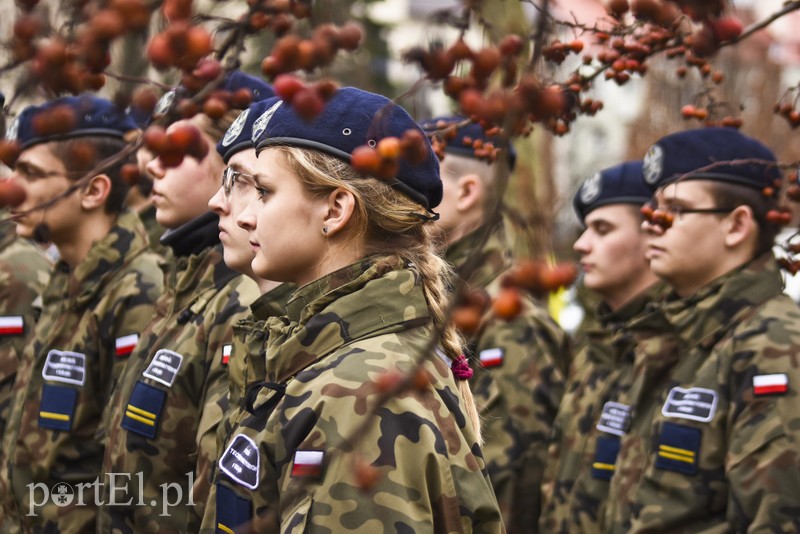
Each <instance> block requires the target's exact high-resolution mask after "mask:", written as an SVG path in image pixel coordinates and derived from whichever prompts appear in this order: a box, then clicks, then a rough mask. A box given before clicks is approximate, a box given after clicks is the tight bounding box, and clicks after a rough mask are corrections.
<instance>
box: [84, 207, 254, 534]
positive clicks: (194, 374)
mask: <svg viewBox="0 0 800 534" xmlns="http://www.w3.org/2000/svg"><path fill="white" fill-rule="evenodd" d="M218 221H219V219H218V217H217V216H216V215H214V214H213V213H210V212H209V213H207V214H205V215H202V216H201V217H198V218H197V219H195V220H194V221H190V223H187V225H184V227H182V228H181V229H179V230H178V231H177V232H173V233H172V235H171V236H170V237H169V238H168V239H164V240H162V242H166V243H169V244H170V245H171V246H172V248H173V252H174V254H175V259H174V260H173V261H172V262H171V264H169V265H168V264H164V265H163V268H164V271H165V277H164V286H165V288H166V292H165V294H164V295H163V296H162V297H161V298H160V299H159V300H158V302H157V303H156V312H155V316H154V317H151V322H150V324H149V325H148V326H147V327H146V328H145V329H144V331H143V332H142V336H141V340H140V342H139V345H138V346H137V348H136V351H135V352H134V354H133V355H132V356H131V358H130V361H129V363H128V365H127V366H126V367H125V372H124V375H123V376H122V377H121V379H120V380H119V383H118V384H117V386H116V387H115V390H114V393H113V395H112V398H111V403H110V406H109V410H108V414H107V417H108V421H109V423H108V425H109V429H110V432H109V435H108V442H107V445H106V455H105V458H104V460H103V471H104V473H105V475H106V478H105V480H104V481H105V482H106V483H108V482H109V477H110V476H111V475H110V473H125V474H128V475H130V476H131V478H130V479H120V481H119V482H118V483H117V484H116V486H117V489H116V490H114V491H115V494H114V495H112V494H111V492H112V487H111V485H110V484H107V485H106V486H105V488H104V499H103V502H104V506H103V507H102V508H101V509H100V512H99V527H100V531H101V532H112V531H118V532H134V531H136V532H156V531H158V532H196V531H197V530H198V528H199V526H200V519H201V518H202V513H203V507H204V505H205V502H206V500H207V496H208V486H209V484H210V476H211V472H210V468H211V463H212V462H213V461H214V459H215V458H216V454H217V453H216V450H217V447H216V432H217V425H218V424H219V422H220V421H221V420H222V414H223V412H224V410H225V409H226V408H227V406H226V403H225V402H224V401H223V400H221V399H222V398H223V397H225V396H226V395H227V391H228V383H227V369H226V365H225V363H223V361H224V359H226V358H227V357H228V356H229V354H230V352H229V351H230V348H231V339H232V333H233V325H234V324H235V323H236V321H238V320H239V319H241V318H243V317H244V316H245V315H246V314H247V308H246V305H247V304H249V303H250V302H252V301H253V300H255V299H256V298H257V297H258V287H257V286H256V284H255V282H253V281H252V280H250V279H249V278H246V277H243V276H241V275H240V274H239V273H237V272H235V271H232V270H231V269H229V268H228V267H227V266H226V265H225V263H224V261H223V258H222V245H221V244H220V243H219V239H218V237H217V235H218V230H217V225H218ZM162 484H170V485H171V486H170V487H171V488H173V489H174V491H175V493H173V494H172V496H168V498H169V499H171V500H173V501H174V500H176V499H177V491H178V488H180V492H181V496H182V499H181V501H180V503H179V504H178V505H177V506H175V507H173V508H171V509H169V510H166V513H167V514H168V515H166V516H165V515H162V514H164V513H165V509H164V506H166V499H163V498H162V491H164V490H165V489H164V488H162V487H161V485H162ZM123 486H124V487H123ZM190 491H191V493H190ZM112 497H113V500H112ZM131 499H132V500H131ZM129 501H130V502H129ZM126 503H127V504H126ZM153 503H155V504H153Z"/></svg>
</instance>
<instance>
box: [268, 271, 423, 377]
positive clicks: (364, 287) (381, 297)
mask: <svg viewBox="0 0 800 534" xmlns="http://www.w3.org/2000/svg"><path fill="white" fill-rule="evenodd" d="M393 296H394V297H393ZM395 297H401V298H395ZM286 311H287V315H286V316H284V317H271V318H269V319H268V320H267V321H266V326H265V328H266V329H267V331H268V340H267V355H266V358H267V361H266V370H267V379H268V380H273V381H275V382H278V383H280V382H284V381H286V380H288V379H289V378H291V377H292V376H294V375H296V374H297V373H299V372H300V371H301V370H303V369H305V368H306V367H308V366H309V365H311V364H313V363H314V362H316V361H317V360H319V359H321V358H323V357H324V356H326V355H328V354H330V353H331V352H333V351H335V350H336V349H338V348H339V347H341V346H343V345H345V344H348V343H352V342H355V341H358V340H360V339H364V338H368V337H374V336H376V335H380V334H386V333H391V332H400V331H403V330H407V329H409V328H412V327H415V326H419V325H423V324H426V323H428V321H429V320H430V313H429V310H428V303H427V300H426V299H425V295H424V292H423V289H422V282H421V280H420V278H419V275H418V273H417V272H416V269H414V268H413V266H409V265H407V264H406V263H405V262H404V261H403V260H402V259H400V258H399V257H397V256H372V257H368V258H365V259H363V260H361V261H359V262H357V263H354V264H352V265H350V266H348V267H345V268H343V269H340V270H338V271H336V272H334V273H331V274H329V275H327V276H325V277H323V278H321V279H319V280H317V281H315V282H312V283H310V284H307V285H305V286H303V287H302V288H300V289H298V290H297V292H296V293H295V294H294V295H293V297H292V299H291V300H290V301H289V303H288V304H287V306H286Z"/></svg>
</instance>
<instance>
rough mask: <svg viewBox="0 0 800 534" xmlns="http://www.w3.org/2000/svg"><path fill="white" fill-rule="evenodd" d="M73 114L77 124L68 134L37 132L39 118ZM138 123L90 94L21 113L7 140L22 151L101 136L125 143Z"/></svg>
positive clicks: (107, 101)
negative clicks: (61, 111)
mask: <svg viewBox="0 0 800 534" xmlns="http://www.w3.org/2000/svg"><path fill="white" fill-rule="evenodd" d="M62 106H63V107H65V108H68V109H69V110H70V111H71V112H72V116H73V117H74V119H75V123H74V124H73V125H72V127H71V128H69V129H68V130H67V131H63V130H61V129H58V131H57V132H41V131H36V127H35V122H36V117H37V116H46V114H47V113H48V112H51V111H52V110H54V109H56V108H60V107H62ZM136 128H137V127H136V123H134V122H133V120H132V119H131V118H130V117H129V116H128V115H127V114H126V113H125V112H124V111H122V110H121V109H119V108H118V107H117V106H116V105H115V104H114V103H113V102H110V101H109V100H106V99H105V98H100V97H97V96H94V95H90V94H83V95H79V96H65V97H62V98H57V99H55V100H51V101H49V102H47V103H45V104H42V105H40V106H28V107H27V108H25V109H24V110H23V111H22V113H20V114H19V115H18V116H17V118H16V119H15V120H14V122H13V123H12V124H11V126H10V127H9V128H8V131H7V132H6V139H8V140H12V141H13V140H16V141H18V142H19V144H20V148H22V149H26V148H29V147H31V146H33V145H37V144H40V143H48V142H50V141H61V140H65V139H73V138H75V137H86V136H100V137H116V138H119V139H122V138H123V137H124V136H125V134H126V133H128V132H130V131H131V130H135V129H136Z"/></svg>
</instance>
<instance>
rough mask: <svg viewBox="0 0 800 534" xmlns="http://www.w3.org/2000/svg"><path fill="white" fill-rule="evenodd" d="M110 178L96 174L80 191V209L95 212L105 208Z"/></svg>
mask: <svg viewBox="0 0 800 534" xmlns="http://www.w3.org/2000/svg"><path fill="white" fill-rule="evenodd" d="M111 187H112V185H111V178H109V177H108V175H106V174H98V175H97V176H94V177H92V179H91V180H89V182H88V183H87V184H86V185H85V186H84V187H83V189H81V192H80V194H81V207H82V208H83V209H85V210H95V209H97V208H102V207H103V206H105V203H106V199H107V198H108V195H109V194H111Z"/></svg>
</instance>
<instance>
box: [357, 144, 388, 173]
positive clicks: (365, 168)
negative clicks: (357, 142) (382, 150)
mask: <svg viewBox="0 0 800 534" xmlns="http://www.w3.org/2000/svg"><path fill="white" fill-rule="evenodd" d="M350 164H351V165H352V166H353V168H354V169H355V170H356V171H357V172H359V173H360V174H363V175H365V176H371V175H374V174H376V173H377V172H378V168H379V167H380V164H381V157H380V155H379V154H378V151H377V150H375V149H374V148H372V147H370V146H366V145H363V146H360V147H358V148H356V149H355V150H353V153H352V155H351V161H350Z"/></svg>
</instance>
